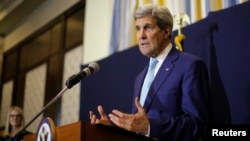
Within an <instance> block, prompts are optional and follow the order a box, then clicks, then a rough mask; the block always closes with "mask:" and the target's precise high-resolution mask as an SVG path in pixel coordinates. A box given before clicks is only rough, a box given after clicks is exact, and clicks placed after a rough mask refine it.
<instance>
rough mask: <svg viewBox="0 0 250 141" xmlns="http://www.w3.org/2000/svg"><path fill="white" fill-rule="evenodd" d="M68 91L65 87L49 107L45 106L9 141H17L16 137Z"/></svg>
mask: <svg viewBox="0 0 250 141" xmlns="http://www.w3.org/2000/svg"><path fill="white" fill-rule="evenodd" d="M66 90H68V87H67V86H65V87H64V88H63V89H62V90H61V91H60V92H59V93H58V94H57V95H56V96H55V97H54V98H53V99H52V100H51V101H50V102H49V103H48V104H47V105H45V106H44V107H43V108H42V110H41V111H40V112H38V113H37V114H36V116H34V117H33V118H32V119H31V120H30V121H29V122H28V124H26V125H25V126H24V127H23V128H22V129H21V130H19V132H18V133H17V134H16V135H15V136H14V137H13V138H11V139H10V140H9V141H12V139H15V138H16V137H18V135H19V134H21V133H22V132H23V131H24V130H25V129H26V128H27V127H28V126H29V125H30V124H31V123H32V122H33V121H34V120H35V119H36V118H38V117H39V116H40V115H41V114H42V113H43V112H44V111H45V110H46V109H47V108H48V107H49V106H50V105H52V104H53V103H54V102H55V101H56V100H57V99H59V98H60V97H61V96H62V94H63V93H64V92H65V91H66Z"/></svg>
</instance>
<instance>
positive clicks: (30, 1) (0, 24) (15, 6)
mask: <svg viewBox="0 0 250 141" xmlns="http://www.w3.org/2000/svg"><path fill="white" fill-rule="evenodd" d="M44 1H46V0H0V36H2V37H4V36H6V35H8V34H9V33H10V32H11V31H12V30H14V29H15V28H16V27H17V26H18V25H19V24H20V22H21V21H22V19H24V18H25V17H26V16H27V15H28V14H29V13H31V12H32V11H33V10H34V9H36V8H37V7H38V6H39V5H41V4H42V3H43V2H44Z"/></svg>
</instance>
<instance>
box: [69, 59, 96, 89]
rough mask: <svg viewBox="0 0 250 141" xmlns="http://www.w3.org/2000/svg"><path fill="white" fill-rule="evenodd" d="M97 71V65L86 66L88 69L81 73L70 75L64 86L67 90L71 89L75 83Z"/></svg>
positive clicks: (93, 63)
mask: <svg viewBox="0 0 250 141" xmlns="http://www.w3.org/2000/svg"><path fill="white" fill-rule="evenodd" d="M98 71H99V65H98V64H97V63H95V62H92V63H90V64H89V65H88V67H86V68H84V69H83V70H82V71H80V72H79V73H77V74H74V75H72V76H71V77H69V78H68V80H67V81H66V84H65V85H66V86H67V87H68V89H70V88H72V87H73V86H74V85H75V84H76V83H78V82H79V81H80V80H81V79H82V78H86V77H88V76H89V75H90V74H92V73H95V72H98Z"/></svg>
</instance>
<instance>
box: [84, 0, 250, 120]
mask: <svg viewBox="0 0 250 141" xmlns="http://www.w3.org/2000/svg"><path fill="white" fill-rule="evenodd" d="M247 13H248V14H247ZM249 13H250V2H249V1H248V2H245V3H243V4H240V5H237V6H234V7H231V8H228V9H225V10H222V11H217V12H211V13H209V16H208V17H207V18H205V19H203V20H201V21H199V22H197V23H194V24H192V25H190V26H186V27H185V28H184V29H183V33H184V34H185V36H186V39H185V40H184V43H183V45H184V51H185V52H189V53H191V54H194V55H197V56H199V57H201V58H202V59H204V61H205V62H206V64H207V67H208V69H209V77H210V84H211V92H212V93H211V98H212V105H213V107H212V108H213V110H214V119H215V123H216V124H230V123H232V124H250V65H249V64H250V63H249V60H250V59H249V57H250V27H249V25H250V18H249ZM174 34H175V35H176V31H175V32H174ZM147 61H148V58H146V57H144V56H142V55H141V53H140V52H139V50H138V47H134V48H130V49H127V50H125V51H122V52H119V53H115V54H114V55H111V56H109V57H108V58H105V59H102V60H99V61H98V63H99V65H100V71H99V72H97V73H96V74H93V75H92V76H90V77H88V78H86V79H84V80H82V81H81V107H80V111H81V113H80V120H82V121H86V122H89V116H88V111H89V110H94V111H95V112H96V107H97V106H98V105H99V104H101V105H103V106H104V107H105V109H106V112H107V113H109V112H111V110H112V109H114V108H116V109H119V110H122V111H125V112H130V110H131V105H132V102H133V99H132V96H133V85H134V79H135V77H136V75H137V74H138V73H139V72H140V71H141V70H142V69H143V67H144V66H145V65H146V63H147ZM82 67H84V66H82Z"/></svg>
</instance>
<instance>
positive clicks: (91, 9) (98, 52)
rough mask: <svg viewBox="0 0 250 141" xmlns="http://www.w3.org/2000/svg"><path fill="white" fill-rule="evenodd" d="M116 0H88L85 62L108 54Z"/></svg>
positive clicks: (84, 50)
mask: <svg viewBox="0 0 250 141" xmlns="http://www.w3.org/2000/svg"><path fill="white" fill-rule="evenodd" d="M113 1H114V0H87V5H86V15H85V19H86V20H85V27H84V30H85V32H84V45H83V63H89V62H92V61H96V60H99V59H102V58H104V57H107V56H108V53H109V50H108V48H109V38H110V30H111V21H112V10H113Z"/></svg>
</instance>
